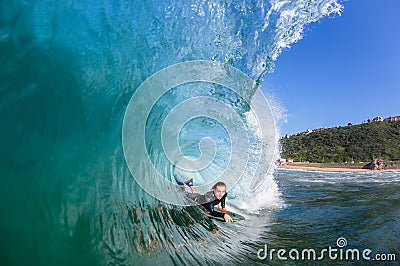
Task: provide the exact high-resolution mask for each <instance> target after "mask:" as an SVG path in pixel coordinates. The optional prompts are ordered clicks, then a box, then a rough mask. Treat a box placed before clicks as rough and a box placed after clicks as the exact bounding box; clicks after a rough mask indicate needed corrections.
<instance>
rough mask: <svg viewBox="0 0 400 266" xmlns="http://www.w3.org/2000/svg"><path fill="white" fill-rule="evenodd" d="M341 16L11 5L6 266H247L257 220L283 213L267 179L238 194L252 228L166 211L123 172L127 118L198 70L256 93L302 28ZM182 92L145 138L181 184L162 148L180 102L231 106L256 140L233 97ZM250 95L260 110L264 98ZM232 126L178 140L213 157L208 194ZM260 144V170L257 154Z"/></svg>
mask: <svg viewBox="0 0 400 266" xmlns="http://www.w3.org/2000/svg"><path fill="white" fill-rule="evenodd" d="M340 10H341V6H340V4H339V3H337V1H334V0H316V1H305V0H304V1H301V0H299V1H275V0H270V1H212V2H211V1H190V0H189V1H161V2H160V1H144V0H143V1H141V0H137V1H107V0H106V1H81V0H80V1H28V2H27V1H12V2H7V3H5V2H4V1H2V2H1V8H0V58H1V62H2V64H1V65H0V68H1V69H0V84H1V85H0V94H1V97H0V121H1V122H0V123H1V125H2V127H1V128H2V130H1V131H0V134H1V139H2V143H1V146H0V147H1V164H0V176H1V182H2V183H1V186H0V187H1V190H2V191H1V193H0V195H1V196H0V197H1V201H2V204H1V213H2V217H3V219H2V220H1V222H0V224H1V226H0V228H1V234H2V236H3V237H2V242H1V262H2V263H1V264H3V265H14V264H24V265H26V264H35V265H38V264H44V265H55V264H57V265H62V264H66V265H71V264H86V265H88V264H93V265H98V264H127V265H147V264H148V265H154V264H156V263H159V264H163V265H164V264H165V265H169V264H215V263H223V264H225V263H228V264H229V263H230V264H234V263H243V262H245V261H248V260H251V258H249V257H248V256H246V255H244V254H246V253H248V252H249V251H248V250H246V248H244V247H243V246H242V245H241V243H243V242H246V241H251V240H254V239H256V238H257V236H258V233H259V231H258V230H257V229H256V228H260V227H261V224H263V223H266V222H267V221H266V219H267V218H265V217H264V218H263V219H264V220H262V221H261V222H259V223H257V222H255V221H258V220H257V219H258V218H257V217H258V216H257V215H258V214H257V213H260V212H262V210H263V209H268V208H273V207H274V206H277V205H279V204H278V201H279V197H278V195H279V191H278V188H277V185H276V183H275V182H274V180H273V176H272V175H271V173H268V172H264V173H263V175H262V178H260V177H258V179H257V183H259V186H257V189H256V190H254V191H252V192H251V193H248V191H245V190H244V189H243V187H244V186H246V179H244V181H241V182H239V183H238V184H237V185H236V186H235V187H234V188H233V189H232V190H231V191H230V193H229V195H230V199H229V201H230V202H232V204H233V207H235V208H237V209H239V210H241V212H242V213H246V215H248V218H249V219H248V222H247V223H244V224H233V225H229V226H227V225H225V224H223V223H217V224H216V223H214V222H213V221H212V220H210V219H209V218H207V217H206V216H205V215H204V213H203V212H202V211H201V210H199V209H198V208H196V207H191V206H187V207H183V206H178V205H174V204H167V203H164V202H162V201H160V200H157V199H156V198H154V197H152V196H150V195H149V194H148V193H147V192H146V191H145V190H143V189H142V187H141V186H140V184H138V183H137V182H136V181H135V179H134V178H133V177H132V174H131V172H130V171H129V169H128V166H127V163H126V160H125V158H124V152H123V148H122V141H121V135H122V127H123V119H124V114H125V111H126V108H127V105H128V103H129V101H130V99H131V97H132V95H133V93H134V92H135V91H136V90H137V88H138V87H139V86H140V84H142V83H143V82H144V81H145V80H146V79H147V78H149V77H150V76H151V75H153V74H154V73H156V72H157V71H160V70H162V69H164V68H166V67H169V66H171V65H174V64H177V63H181V62H186V61H189V60H211V61H214V62H220V63H224V64H228V65H230V66H233V67H235V68H237V69H239V70H241V71H242V72H243V73H245V74H246V75H248V76H249V77H250V78H251V79H253V80H254V81H255V82H256V84H260V82H261V81H262V79H263V77H264V76H265V74H266V73H267V72H268V71H270V70H271V69H272V67H273V62H274V60H276V58H277V57H278V55H279V54H280V53H281V51H282V49H284V48H286V47H289V46H290V44H292V43H294V42H296V41H298V40H299V39H300V38H301V33H302V31H303V28H304V26H305V25H306V24H308V23H311V22H314V21H317V20H319V19H320V18H322V17H323V16H326V15H329V14H332V13H338V12H340ZM181 87H182V88H181V89H180V90H178V89H177V88H174V89H173V90H171V91H170V92H168V93H167V94H166V95H164V97H163V98H160V100H159V101H157V103H156V104H155V105H154V106H153V108H152V109H151V113H150V115H149V116H148V119H147V124H146V140H145V141H146V147H147V148H148V151H149V155H150V157H151V160H152V161H153V163H154V164H155V165H156V166H157V168H158V170H159V171H161V172H163V173H165V176H167V177H168V178H170V179H171V180H172V174H171V171H173V170H171V163H168V160H167V159H166V158H165V156H164V155H163V149H162V148H163V147H162V143H161V141H160V136H159V135H160V129H161V127H162V123H163V121H164V120H165V119H166V116H167V114H168V112H169V111H170V110H172V109H173V108H174V106H175V105H176V104H177V103H178V102H181V101H185V100H186V99H190V98H193V97H198V96H207V97H208V96H212V97H213V98H216V99H218V100H221V101H223V102H225V103H226V104H227V105H230V106H233V109H234V110H236V111H237V112H238V113H239V117H240V119H241V120H243V121H244V122H245V124H246V129H247V130H248V132H250V133H254V134H250V135H251V136H256V135H257V134H256V130H253V129H252V125H253V121H252V118H251V117H250V116H249V115H248V113H247V111H248V110H249V106H248V104H247V103H246V101H244V100H243V99H242V98H241V97H239V96H238V95H237V94H234V93H232V92H231V91H230V90H229V89H227V88H225V87H223V86H217V85H215V84H211V85H210V84H203V85H202V86H196V85H194V84H184V85H182V86H181ZM246 93H247V94H248V95H250V98H251V95H252V94H253V93H255V90H254V88H253V90H249V91H247V92H246ZM134 104H136V106H138V107H139V108H140V106H141V101H138V102H137V103H134ZM228 123H231V124H233V122H228ZM225 126H226V125H222V126H221V125H220V124H219V123H218V121H216V120H215V119H211V118H207V117H204V116H199V117H197V118H196V119H193V120H191V121H190V122H188V123H186V124H185V125H184V127H182V130H181V132H180V135H179V136H180V145H181V147H182V151H183V153H185V154H186V155H187V156H189V157H190V156H191V157H193V158H195V157H198V156H200V150H199V148H198V144H199V142H200V141H201V140H202V139H203V138H204V137H209V138H211V139H213V140H214V144H215V145H216V146H217V151H216V153H215V161H214V163H213V164H212V166H211V167H210V168H208V169H207V170H205V171H204V172H201V173H195V177H196V178H195V180H196V181H198V182H200V183H201V182H203V181H204V180H206V181H207V179H209V178H210V177H212V176H218V175H219V174H220V173H221V172H222V171H223V169H224V167H226V161H227V160H228V159H229V152H230V147H231V144H232V140H230V139H229V134H228V133H227V132H226V130H225ZM250 139H251V140H252V141H254V143H253V142H250V144H254V145H253V146H254V147H252V148H251V149H249V151H250V152H249V158H250V161H251V158H252V156H255V154H257V152H258V151H259V147H257V145H256V144H257V141H256V140H255V139H256V137H250ZM270 141H272V140H270ZM273 141H275V140H273ZM274 154H275V151H272V152H271V151H270V152H269V154H267V156H269V157H270V158H273V157H274V156H275V155H274ZM145 178H147V177H145ZM212 181H214V180H212ZM160 189H162V187H161V188H160ZM178 194H179V193H178ZM178 200H179V199H178ZM249 202H251V203H249ZM246 221H247V220H246ZM227 243H229V245H227Z"/></svg>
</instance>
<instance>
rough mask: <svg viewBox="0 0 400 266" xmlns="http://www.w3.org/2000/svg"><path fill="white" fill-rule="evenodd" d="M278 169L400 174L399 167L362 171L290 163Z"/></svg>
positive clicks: (350, 167) (323, 165)
mask: <svg viewBox="0 0 400 266" xmlns="http://www.w3.org/2000/svg"><path fill="white" fill-rule="evenodd" d="M278 168H280V169H291V170H305V171H321V172H367V173H368V172H400V166H399V165H394V166H389V167H387V168H386V169H384V170H369V169H362V166H348V165H345V166H340V167H339V166H336V165H335V166H329V165H327V164H321V163H309V164H307V163H290V164H282V165H279V166H278Z"/></svg>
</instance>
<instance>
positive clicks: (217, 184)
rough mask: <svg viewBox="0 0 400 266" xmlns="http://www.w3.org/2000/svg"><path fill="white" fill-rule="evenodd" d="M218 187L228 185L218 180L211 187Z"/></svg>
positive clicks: (213, 188)
mask: <svg viewBox="0 0 400 266" xmlns="http://www.w3.org/2000/svg"><path fill="white" fill-rule="evenodd" d="M217 187H226V185H225V183H224V182H221V181H220V182H217V183H216V184H215V185H214V186H213V187H212V188H211V189H212V190H215V189H216V188H217Z"/></svg>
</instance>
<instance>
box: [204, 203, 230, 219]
mask: <svg viewBox="0 0 400 266" xmlns="http://www.w3.org/2000/svg"><path fill="white" fill-rule="evenodd" d="M203 207H204V208H206V210H207V211H208V213H209V214H211V215H212V216H214V217H221V218H224V215H225V213H221V212H216V211H214V204H213V203H212V202H209V203H206V204H204V205H203ZM224 219H225V218H224Z"/></svg>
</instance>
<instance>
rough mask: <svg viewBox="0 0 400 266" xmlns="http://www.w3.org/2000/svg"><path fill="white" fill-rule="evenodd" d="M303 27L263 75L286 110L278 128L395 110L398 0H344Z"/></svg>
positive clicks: (399, 75) (399, 89) (286, 130)
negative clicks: (270, 70)
mask: <svg viewBox="0 0 400 266" xmlns="http://www.w3.org/2000/svg"><path fill="white" fill-rule="evenodd" d="M343 5H344V9H343V12H342V15H341V16H338V15H335V16H333V17H328V18H324V19H322V20H321V21H319V22H316V23H313V24H310V25H308V26H307V27H306V30H305V32H304V37H303V39H302V40H300V41H299V42H297V43H296V44H293V45H292V47H291V48H290V49H287V50H285V51H284V52H283V53H282V54H281V55H280V56H279V58H278V60H277V61H276V62H275V71H274V72H273V73H270V74H268V75H267V76H266V78H265V80H264V83H263V91H264V92H267V94H272V95H273V96H274V97H275V98H277V99H278V101H280V102H281V103H282V105H283V107H284V108H285V109H286V110H287V112H286V115H287V123H283V124H282V125H281V133H282V135H285V134H292V133H298V132H301V131H305V130H307V129H314V128H319V127H334V126H338V125H347V123H349V122H351V123H353V124H358V123H362V122H363V121H364V120H367V119H368V118H374V117H376V116H378V115H380V116H383V117H388V116H394V115H400V16H399V15H398V12H399V10H400V0H381V1H370V0H349V1H347V2H343Z"/></svg>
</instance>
